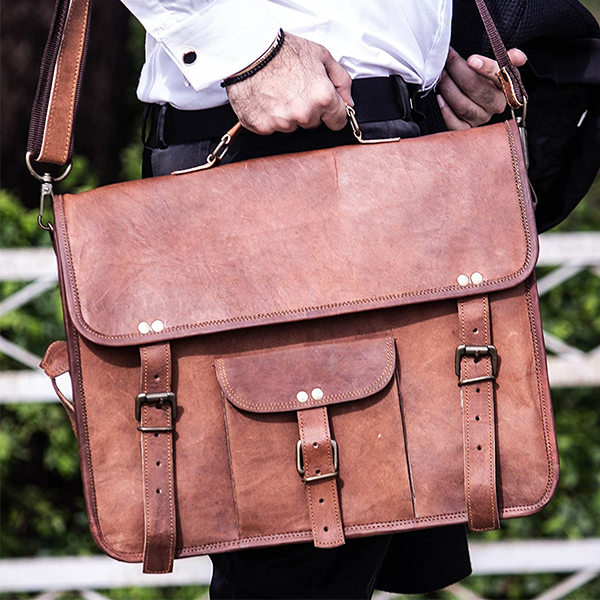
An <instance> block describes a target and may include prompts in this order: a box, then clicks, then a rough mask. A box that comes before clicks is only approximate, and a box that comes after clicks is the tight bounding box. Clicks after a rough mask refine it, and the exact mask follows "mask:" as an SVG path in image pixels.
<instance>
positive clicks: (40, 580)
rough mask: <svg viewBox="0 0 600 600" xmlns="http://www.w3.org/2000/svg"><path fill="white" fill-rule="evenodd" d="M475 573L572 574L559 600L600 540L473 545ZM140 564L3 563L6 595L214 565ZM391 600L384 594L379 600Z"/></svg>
mask: <svg viewBox="0 0 600 600" xmlns="http://www.w3.org/2000/svg"><path fill="white" fill-rule="evenodd" d="M470 548H471V561H472V563H473V574H474V575H508V574H511V575H515V574H526V573H528V574H531V573H565V574H571V575H570V576H567V577H566V578H565V579H564V580H562V581H561V582H560V583H559V584H558V585H556V586H554V587H552V588H550V589H548V590H546V591H545V592H544V593H543V594H541V595H540V596H538V598H537V600H559V599H560V598H563V597H564V596H566V595H567V594H568V593H570V592H572V591H573V590H575V589H577V588H579V587H581V586H582V585H584V584H585V583H587V582H588V581H591V580H592V579H594V578H596V577H598V576H600V539H588V540H572V541H565V540H540V541H514V542H472V543H471V544H470ZM141 570H142V569H141V566H140V565H138V564H127V563H120V562H117V561H115V560H112V559H110V558H108V557H106V556H90V557H80V558H76V557H68V558H35V559H6V560H1V561H0V593H1V592H41V591H43V592H45V593H44V594H43V595H41V596H38V599H39V600H51V599H52V598H55V597H57V596H58V593H60V592H64V591H71V590H76V591H79V592H80V594H81V596H82V597H83V598H86V600H101V599H102V596H100V595H99V594H97V593H95V594H90V593H89V591H90V590H93V589H111V588H112V589H114V588H124V587H171V586H173V587H174V586H183V585H198V584H204V585H207V584H208V582H209V581H210V575H211V565H210V561H209V559H208V558H206V557H196V558H186V559H184V560H178V561H175V568H174V571H173V573H170V574H168V575H144V574H142V572H141ZM450 591H452V592H453V594H454V595H455V596H457V597H458V598H459V599H460V600H478V597H477V596H476V595H475V594H473V592H471V591H470V590H468V589H467V588H465V587H463V586H462V585H453V586H451V587H450ZM386 597H391V596H389V595H386V594H382V593H379V594H378V595H377V596H376V600H377V598H379V599H380V600H383V598H386Z"/></svg>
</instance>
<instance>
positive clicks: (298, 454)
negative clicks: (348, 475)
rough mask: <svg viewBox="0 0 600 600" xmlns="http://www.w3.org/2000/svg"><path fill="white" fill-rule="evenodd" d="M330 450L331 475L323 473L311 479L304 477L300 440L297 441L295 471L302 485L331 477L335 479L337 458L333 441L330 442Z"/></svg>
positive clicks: (337, 464)
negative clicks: (331, 456)
mask: <svg viewBox="0 0 600 600" xmlns="http://www.w3.org/2000/svg"><path fill="white" fill-rule="evenodd" d="M331 449H332V451H333V473H323V474H321V475H315V476H313V477H306V476H305V474H306V471H305V470H304V459H303V458H302V440H298V443H297V444H296V470H297V471H298V475H300V477H301V478H302V481H304V483H310V482H311V481H319V480H321V479H330V478H331V477H337V475H338V467H339V458H338V445H337V442H336V441H335V440H331Z"/></svg>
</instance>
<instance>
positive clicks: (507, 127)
mask: <svg viewBox="0 0 600 600" xmlns="http://www.w3.org/2000/svg"><path fill="white" fill-rule="evenodd" d="M504 128H505V130H506V133H507V137H508V142H509V150H510V153H511V158H512V163H513V176H514V179H515V189H516V192H517V200H518V202H519V207H520V209H521V224H522V226H523V233H524V235H525V243H526V248H527V249H526V255H525V262H524V263H523V265H522V266H521V267H520V268H519V269H518V270H517V271H515V272H514V273H512V274H511V275H506V276H504V277H500V278H497V279H492V280H490V281H487V282H484V283H482V284H479V285H475V284H472V283H470V284H468V285H466V286H460V285H449V286H443V287H438V288H430V289H427V290H419V291H416V292H403V293H401V294H387V295H384V296H376V297H373V298H362V299H359V300H347V301H344V302H334V303H330V304H323V305H320V306H311V307H303V308H296V309H289V310H281V311H273V312H269V313H263V314H257V315H242V316H237V317H231V318H228V319H212V320H209V321H202V322H198V323H190V324H186V325H177V326H174V327H165V329H164V330H163V331H162V332H161V333H160V334H152V333H149V334H147V337H148V339H152V338H156V336H157V335H164V334H165V333H170V332H176V331H180V330H182V329H198V328H202V327H211V326H215V325H223V324H226V323H240V322H247V321H257V320H259V319H268V318H270V317H278V316H285V315H294V314H298V313H307V312H318V311H324V310H328V309H333V308H340V307H343V306H353V305H356V304H374V303H377V302H384V301H387V300H397V299H401V298H413V297H420V296H428V295H431V294H436V293H440V292H451V291H458V290H463V291H464V290H468V289H474V288H477V289H480V290H482V291H485V290H486V289H488V288H490V287H492V286H494V285H495V284H498V283H504V282H508V281H512V280H513V279H516V278H518V277H519V276H520V275H521V274H522V273H523V272H525V271H526V269H527V267H528V266H529V264H530V263H531V258H532V242H531V232H530V230H529V224H528V221H527V218H526V215H527V212H526V207H525V199H524V192H523V187H522V185H521V176H520V174H519V162H518V155H517V151H516V146H515V140H514V137H513V135H512V132H511V130H510V125H509V124H508V122H506V121H505V122H504ZM56 199H57V204H60V205H61V208H62V205H63V203H64V197H63V196H58V195H57V197H56ZM61 212H62V213H63V214H62V219H63V223H62V224H61V225H62V227H61V229H62V231H63V239H64V242H65V243H64V248H65V254H66V258H67V268H68V270H69V272H70V277H69V278H70V280H71V282H72V283H71V290H72V292H73V299H74V301H75V307H74V308H75V313H76V316H77V321H78V323H79V324H80V325H81V326H82V327H83V328H84V329H85V330H86V331H88V332H89V333H90V334H92V335H93V336H95V337H98V338H101V339H107V340H118V339H130V338H136V337H139V334H137V333H124V334H118V335H107V334H103V333H100V332H98V331H96V330H95V329H92V328H91V327H90V326H89V325H88V324H87V323H86V321H85V320H84V318H83V314H82V312H81V302H80V300H79V291H78V288H77V280H76V277H75V275H74V267H73V260H72V256H71V250H70V243H69V235H68V228H67V227H66V224H65V222H66V214H65V212H64V209H63V210H62V211H61Z"/></svg>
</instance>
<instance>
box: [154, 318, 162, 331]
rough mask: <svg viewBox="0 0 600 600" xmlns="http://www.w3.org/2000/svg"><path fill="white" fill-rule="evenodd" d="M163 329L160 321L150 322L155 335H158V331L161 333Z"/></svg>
mask: <svg viewBox="0 0 600 600" xmlns="http://www.w3.org/2000/svg"><path fill="white" fill-rule="evenodd" d="M164 328H165V324H164V323H163V322H162V321H159V320H158V319H157V320H156V321H152V331H155V332H156V333H158V332H159V331H162V330H163V329H164Z"/></svg>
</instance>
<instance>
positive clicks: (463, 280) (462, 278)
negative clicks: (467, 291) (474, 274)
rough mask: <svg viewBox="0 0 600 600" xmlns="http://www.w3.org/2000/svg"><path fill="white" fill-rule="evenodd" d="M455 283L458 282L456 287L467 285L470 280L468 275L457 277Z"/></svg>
mask: <svg viewBox="0 0 600 600" xmlns="http://www.w3.org/2000/svg"><path fill="white" fill-rule="evenodd" d="M456 281H458V285H469V283H470V281H471V280H470V279H469V277H468V275H459V276H458V278H457V279H456Z"/></svg>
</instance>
